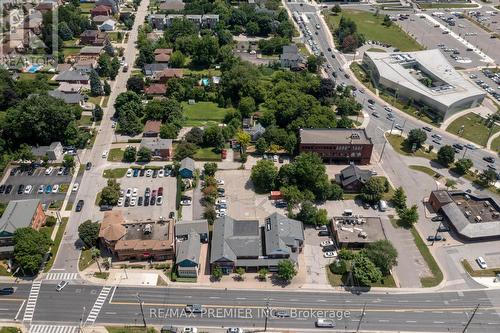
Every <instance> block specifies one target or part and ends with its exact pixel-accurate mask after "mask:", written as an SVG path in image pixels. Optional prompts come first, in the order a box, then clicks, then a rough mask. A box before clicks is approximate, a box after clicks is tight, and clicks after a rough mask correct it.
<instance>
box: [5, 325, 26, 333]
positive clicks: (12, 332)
mask: <svg viewBox="0 0 500 333" xmlns="http://www.w3.org/2000/svg"><path fill="white" fill-rule="evenodd" d="M21 332H22V330H21V329H19V328H17V327H7V326H6V327H2V328H0V333H21Z"/></svg>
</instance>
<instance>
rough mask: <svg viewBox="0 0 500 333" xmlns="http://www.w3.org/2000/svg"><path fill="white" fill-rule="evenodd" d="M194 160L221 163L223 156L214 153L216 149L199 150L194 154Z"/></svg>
mask: <svg viewBox="0 0 500 333" xmlns="http://www.w3.org/2000/svg"><path fill="white" fill-rule="evenodd" d="M193 159H195V160H197V161H220V160H221V155H220V154H218V153H216V152H214V148H212V147H208V148H199V149H198V150H197V151H196V154H194V156H193Z"/></svg>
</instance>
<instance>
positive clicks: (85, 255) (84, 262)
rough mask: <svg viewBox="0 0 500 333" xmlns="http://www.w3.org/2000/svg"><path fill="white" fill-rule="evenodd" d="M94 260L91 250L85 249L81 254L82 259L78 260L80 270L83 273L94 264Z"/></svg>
mask: <svg viewBox="0 0 500 333" xmlns="http://www.w3.org/2000/svg"><path fill="white" fill-rule="evenodd" d="M93 262H94V260H93V259H92V255H91V253H90V249H85V250H82V253H81V254H80V259H79V260H78V270H79V271H83V270H85V269H86V268H87V267H89V266H90V265H92V263H93Z"/></svg>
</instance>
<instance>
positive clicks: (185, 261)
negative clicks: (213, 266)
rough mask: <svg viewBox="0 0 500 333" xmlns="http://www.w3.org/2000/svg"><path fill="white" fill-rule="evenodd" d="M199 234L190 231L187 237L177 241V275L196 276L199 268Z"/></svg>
mask: <svg viewBox="0 0 500 333" xmlns="http://www.w3.org/2000/svg"><path fill="white" fill-rule="evenodd" d="M200 251H201V243H200V235H199V234H198V233H197V232H195V231H192V232H190V233H189V235H188V237H187V239H185V240H183V241H182V242H178V243H177V249H176V254H175V264H176V265H177V276H180V277H197V276H198V272H199V268H200Z"/></svg>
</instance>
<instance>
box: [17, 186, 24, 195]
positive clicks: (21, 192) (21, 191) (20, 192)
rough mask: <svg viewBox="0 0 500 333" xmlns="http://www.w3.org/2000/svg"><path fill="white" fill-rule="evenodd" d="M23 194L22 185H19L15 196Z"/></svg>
mask: <svg viewBox="0 0 500 333" xmlns="http://www.w3.org/2000/svg"><path fill="white" fill-rule="evenodd" d="M23 192H24V185H23V184H21V185H19V187H18V188H17V194H23Z"/></svg>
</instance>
